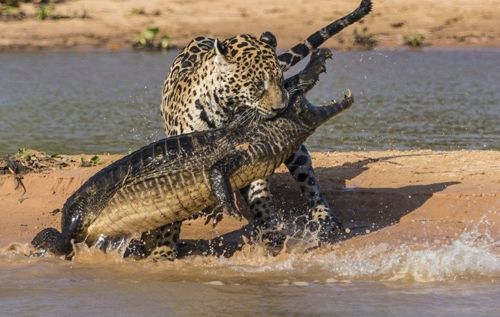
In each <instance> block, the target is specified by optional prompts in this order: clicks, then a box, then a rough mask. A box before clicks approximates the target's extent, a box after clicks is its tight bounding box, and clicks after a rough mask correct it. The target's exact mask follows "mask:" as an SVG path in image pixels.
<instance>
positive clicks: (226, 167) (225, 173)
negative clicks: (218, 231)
mask: <svg viewBox="0 0 500 317" xmlns="http://www.w3.org/2000/svg"><path fill="white" fill-rule="evenodd" d="M242 161H243V156H242V154H240V153H239V152H237V153H234V154H231V155H230V156H228V157H226V158H224V159H222V160H220V161H218V162H217V163H215V164H214V165H213V166H212V168H211V169H210V171H209V174H208V177H209V182H210V187H211V190H212V194H213V195H214V197H215V201H216V205H215V207H214V208H213V209H212V211H211V213H210V214H208V216H207V221H206V222H205V223H208V222H209V221H210V220H212V221H213V225H214V226H215V225H216V224H217V223H218V222H219V221H220V220H221V219H222V215H223V213H224V212H226V213H227V214H229V215H237V216H240V217H241V213H240V212H239V210H238V207H237V206H236V203H235V200H234V195H233V190H232V188H231V175H232V174H233V173H234V172H235V171H236V170H237V169H238V168H239V167H241V164H242Z"/></svg>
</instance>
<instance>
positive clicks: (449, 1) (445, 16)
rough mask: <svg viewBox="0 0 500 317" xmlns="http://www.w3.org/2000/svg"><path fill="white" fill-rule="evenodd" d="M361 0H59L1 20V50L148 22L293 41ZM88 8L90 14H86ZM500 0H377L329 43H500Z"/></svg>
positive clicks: (102, 39) (172, 30)
mask: <svg viewBox="0 0 500 317" xmlns="http://www.w3.org/2000/svg"><path fill="white" fill-rule="evenodd" d="M358 2H359V1H358V0H338V1H324V0H318V1H308V2H304V1H300V0H277V1H263V0H255V1H230V0H214V1H210V2H206V1H185V0H182V1H159V0H154V1H147V2H146V1H140V0H122V1H116V0H82V1H65V2H64V3H60V4H57V5H56V6H55V10H54V11H53V14H56V15H65V16H69V17H71V18H66V19H59V20H51V19H48V20H43V21H41V20H39V19H37V18H36V14H37V11H36V8H35V7H33V6H32V5H27V4H25V5H23V6H22V10H23V12H25V14H26V15H27V17H26V18H24V19H22V20H20V21H16V20H12V21H6V22H5V21H4V22H0V51H11V50H36V49H51V50H60V49H73V50H74V49H93V48H104V49H110V50H114V49H124V48H130V46H131V43H133V42H134V41H135V40H136V39H137V36H138V34H139V33H140V32H141V31H142V30H144V29H145V28H148V27H159V28H160V31H161V32H162V33H163V34H168V35H169V36H170V38H171V39H172V42H173V43H174V44H176V45H179V46H183V45H185V44H186V43H187V42H188V41H189V40H190V39H192V38H194V37H196V36H198V35H212V36H217V37H221V38H225V37H229V36H232V35H234V34H238V33H251V34H256V35H257V34H260V33H261V32H263V31H268V30H269V31H272V32H274V33H275V34H276V35H277V37H278V43H279V46H280V47H282V48H286V47H290V46H291V45H292V44H294V43H297V42H298V41H301V40H303V39H304V38H305V37H306V36H307V35H309V34H310V33H312V32H313V31H315V30H317V29H318V28H320V27H321V26H323V25H325V24H327V23H329V22H330V21H332V20H335V19H337V18H339V17H341V16H343V15H344V14H346V13H348V12H350V11H351V10H353V9H354V8H355V7H356V6H357V5H358ZM82 16H84V17H86V18H84V19H82V18H81V17H82ZM499 21H500V0H484V1H481V2H480V3H476V2H474V1H467V0H443V1H432V0H420V1H414V2H408V1H403V0H375V1H374V10H373V12H372V14H370V15H369V16H368V17H367V18H365V20H364V22H363V24H362V25H360V24H358V25H356V26H353V27H350V28H349V29H347V30H344V31H343V32H342V33H341V34H339V35H338V36H336V37H335V38H334V39H331V40H330V41H329V42H328V43H327V44H326V46H329V47H335V48H338V49H350V48H353V30H354V28H356V27H357V28H358V29H359V30H361V29H362V28H363V27H367V33H368V34H373V35H374V37H375V39H376V40H377V41H378V46H379V47H401V46H403V37H404V36H405V35H411V34H422V35H424V36H425V39H426V40H425V42H426V43H428V44H430V45H432V46H433V47H500V22H499Z"/></svg>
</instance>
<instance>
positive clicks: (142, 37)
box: [132, 27, 172, 51]
mask: <svg viewBox="0 0 500 317" xmlns="http://www.w3.org/2000/svg"><path fill="white" fill-rule="evenodd" d="M132 47H133V48H135V49H138V50H150V51H162V50H167V49H170V48H172V46H171V43H170V37H169V36H168V35H167V34H163V35H162V34H160V29H159V28H157V27H149V28H147V29H145V30H143V31H142V32H141V33H140V34H139V37H138V39H137V41H136V42H134V44H133V45H132Z"/></svg>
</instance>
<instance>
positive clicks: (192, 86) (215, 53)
mask: <svg viewBox="0 0 500 317" xmlns="http://www.w3.org/2000/svg"><path fill="white" fill-rule="evenodd" d="M371 8H372V2H371V0H362V1H361V3H360V5H359V6H358V7H357V8H356V9H355V10H354V11H352V12H351V13H349V14H348V15H346V16H344V17H342V18H340V19H338V20H336V21H333V22H332V23H330V24H328V25H327V26H325V27H323V28H321V29H320V30H319V31H317V32H315V33H313V34H311V35H310V36H309V37H308V38H307V39H306V40H305V41H303V42H302V43H299V44H297V45H295V46H293V47H292V48H291V49H289V50H288V51H286V52H284V53H282V54H279V55H277V53H276V48H277V40H276V37H275V36H274V35H273V34H272V33H271V32H264V33H262V35H261V36H260V37H259V38H257V37H254V36H252V35H249V34H242V35H236V36H233V37H231V38H228V39H225V40H219V39H216V38H210V37H197V38H195V39H194V40H193V41H191V42H190V43H189V44H188V45H187V46H186V47H185V48H184V49H183V50H182V51H181V52H180V54H179V55H178V56H177V57H176V58H175V59H174V61H173V63H172V66H171V67H170V70H169V72H168V74H167V76H166V79H165V81H164V84H163V93H162V99H161V115H162V118H163V122H164V127H165V134H166V135H167V136H174V135H179V134H183V133H191V132H195V131H204V130H212V129H216V128H220V127H223V126H225V125H227V124H228V122H229V121H230V120H231V117H232V115H233V114H234V113H235V112H236V111H238V110H241V107H246V108H251V109H254V110H255V113H256V116H258V117H260V118H262V119H266V118H273V117H274V116H276V115H277V114H278V113H280V112H281V111H283V110H284V109H285V108H286V107H287V105H288V93H287V91H286V90H285V88H284V75H283V73H284V72H286V71H287V70H289V69H290V68H291V67H292V66H294V65H295V64H297V63H298V62H300V61H301V60H303V59H304V58H305V57H307V56H308V55H309V54H310V53H311V52H314V51H315V50H317V49H318V48H319V47H320V46H321V45H322V44H323V43H324V42H325V41H326V40H328V39H329V38H330V37H332V36H333V35H335V34H337V33H338V32H340V31H341V30H343V29H344V28H345V27H347V26H349V25H351V24H353V23H355V22H357V21H359V20H360V19H362V18H363V17H364V16H366V15H367V14H368V13H369V12H370V11H371ZM285 164H286V166H287V167H288V170H289V171H290V173H291V174H292V176H293V178H294V179H295V181H296V182H297V183H298V185H299V186H300V189H301V192H302V194H303V195H304V196H305V197H306V199H307V205H308V217H309V219H310V220H311V221H310V222H311V223H316V224H317V228H319V230H320V232H325V233H327V232H329V231H331V230H332V229H334V228H339V227H341V222H340V221H339V219H338V218H337V217H336V215H335V213H334V212H333V211H332V209H331V208H330V206H329V204H328V202H327V200H326V199H325V197H324V195H323V194H322V193H321V191H320V188H319V185H318V182H317V179H316V177H315V175H314V170H313V168H312V163H311V157H310V155H309V152H308V150H307V148H306V147H305V146H304V145H302V146H301V147H300V148H299V150H298V151H297V152H295V153H294V154H293V155H292V156H291V157H290V158H288V159H287V160H286V162H285ZM241 193H242V194H243V196H244V197H245V199H246V201H247V203H248V207H249V210H250V215H251V217H252V218H253V219H252V221H251V222H252V239H253V240H255V241H263V242H265V243H271V244H272V243H274V242H273V241H272V240H273V239H275V237H276V235H275V234H273V233H276V232H277V218H276V216H275V210H274V208H273V204H272V196H271V193H270V190H269V184H268V181H267V180H265V179H261V180H257V181H254V182H253V183H251V184H250V185H249V186H248V187H247V188H245V189H243V190H242V191H241ZM180 226H181V223H180V222H175V223H172V224H169V225H165V226H162V227H160V228H157V229H154V230H150V231H147V232H144V233H143V234H142V236H141V240H142V241H152V240H153V241H155V243H153V244H152V243H148V245H152V247H151V248H149V249H148V250H146V254H147V255H152V256H153V258H169V259H173V258H175V257H176V254H177V241H178V239H179V234H180ZM278 236H279V235H278ZM322 236H324V235H322ZM278 240H279V239H278Z"/></svg>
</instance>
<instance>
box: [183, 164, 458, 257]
mask: <svg viewBox="0 0 500 317" xmlns="http://www.w3.org/2000/svg"><path fill="white" fill-rule="evenodd" d="M402 156H416V155H400V156H387V157H381V158H376V159H373V158H368V159H365V160H360V161H357V162H350V163H345V164H343V165H340V166H335V167H328V168H316V169H315V171H316V174H317V175H319V181H320V184H321V188H322V190H323V193H324V194H325V195H326V198H327V199H328V201H329V202H330V204H331V206H332V208H333V209H334V211H335V212H336V214H337V215H338V217H339V218H340V220H341V221H342V224H343V226H344V230H341V231H340V232H338V233H337V234H334V235H332V237H333V238H332V241H331V242H332V243H334V242H338V241H340V240H346V239H350V238H352V237H355V236H358V235H362V234H366V233H369V232H373V231H375V230H378V229H381V228H384V227H386V226H390V225H393V224H395V223H397V222H399V220H400V219H401V217H403V216H404V215H406V214H408V213H411V212H412V211H414V210H416V209H417V208H419V207H420V206H422V205H423V204H424V203H425V202H426V201H427V200H428V199H429V198H431V197H432V195H433V194H434V193H437V192H440V191H443V190H445V189H446V188H447V187H448V186H451V185H455V184H458V183H459V182H443V183H434V184H428V185H410V186H404V187H399V188H358V187H347V186H346V183H347V181H348V180H350V179H353V178H355V177H357V176H358V175H360V174H361V173H363V172H364V171H367V170H368V169H369V165H370V164H371V163H385V164H396V165H399V164H398V163H396V162H393V161H391V159H395V158H398V157H402ZM271 183H272V185H271V188H272V191H273V193H274V204H275V206H276V208H277V210H278V213H279V217H280V218H281V220H282V221H283V222H284V223H285V224H286V225H285V227H293V228H296V227H297V226H296V219H297V218H298V217H300V216H301V215H303V214H304V212H305V210H307V206H306V204H305V199H304V198H303V197H302V196H301V194H300V190H299V188H298V186H297V185H296V184H295V182H294V181H293V179H292V177H291V176H290V175H289V174H288V173H286V174H285V173H281V174H277V175H273V176H272V177H271ZM345 228H349V230H347V231H348V233H346V232H345V231H346V230H345ZM249 231H250V226H249V225H245V226H243V227H242V228H240V229H238V230H235V231H232V232H229V233H227V234H225V235H222V236H220V237H217V238H215V239H211V240H183V241H181V247H180V250H179V251H180V252H179V253H180V256H181V257H182V256H186V255H193V254H211V255H217V256H221V255H223V256H228V257H229V256H232V255H233V254H234V253H235V252H236V251H238V250H240V249H241V247H242V245H243V243H244V240H245V239H248V238H249Z"/></svg>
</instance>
